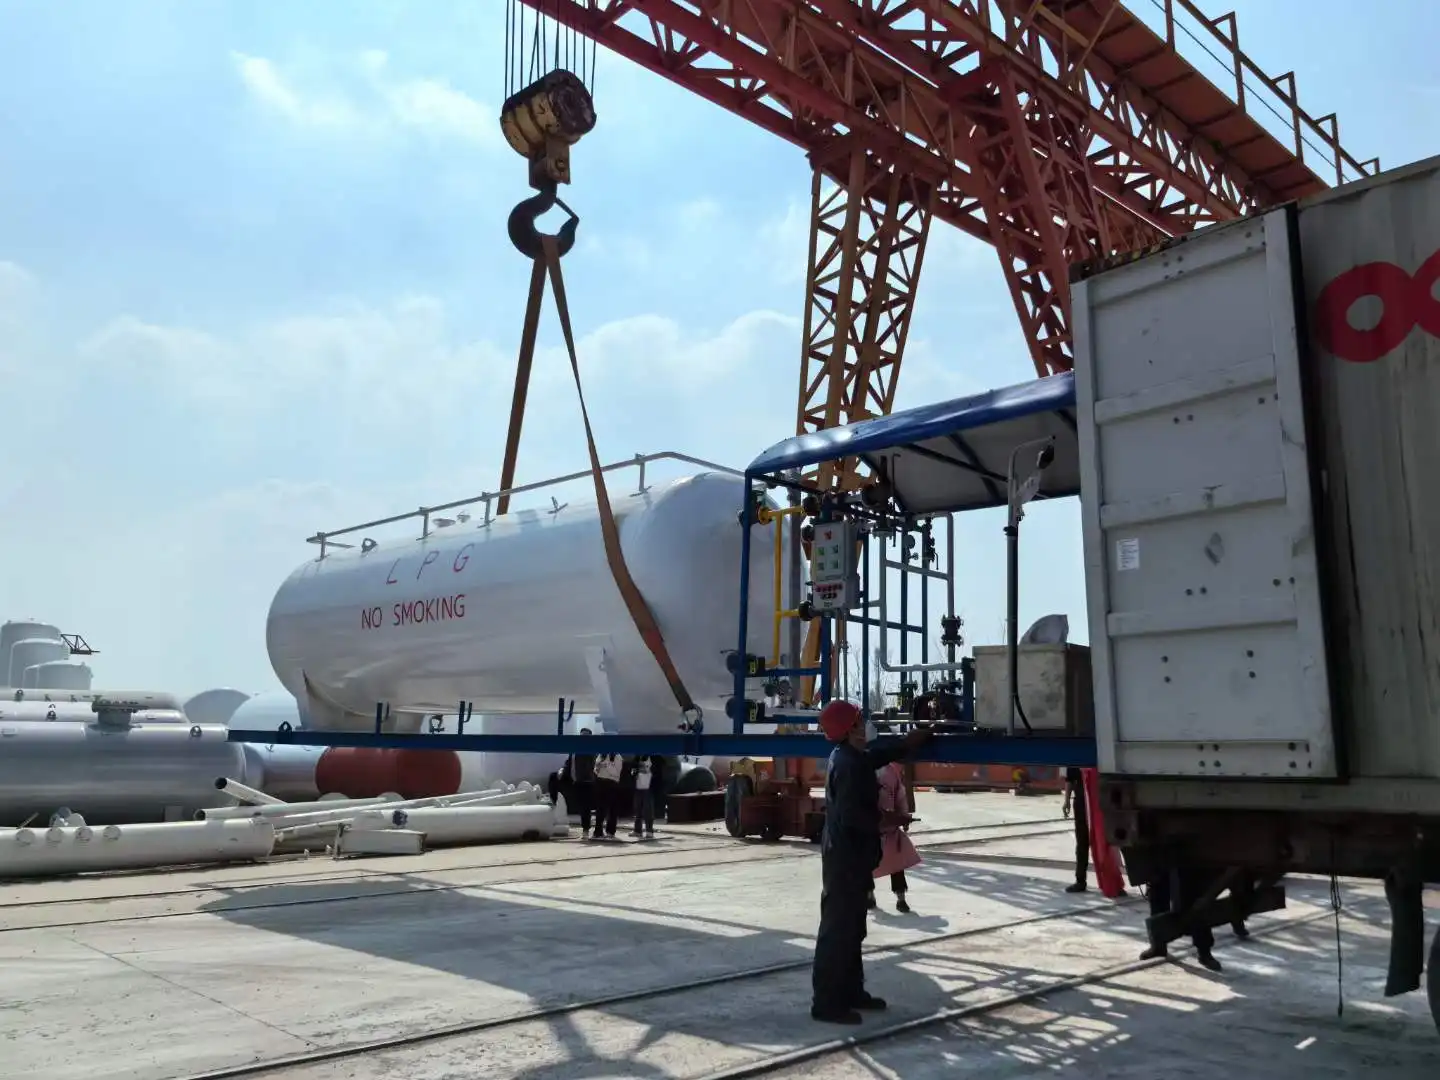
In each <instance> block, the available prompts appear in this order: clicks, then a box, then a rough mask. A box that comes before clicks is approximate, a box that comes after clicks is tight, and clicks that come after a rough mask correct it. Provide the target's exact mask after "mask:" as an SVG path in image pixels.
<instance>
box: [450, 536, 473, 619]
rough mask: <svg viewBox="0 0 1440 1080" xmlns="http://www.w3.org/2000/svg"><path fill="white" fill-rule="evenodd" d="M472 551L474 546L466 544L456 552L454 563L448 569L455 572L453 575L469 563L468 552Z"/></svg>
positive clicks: (462, 598)
mask: <svg viewBox="0 0 1440 1080" xmlns="http://www.w3.org/2000/svg"><path fill="white" fill-rule="evenodd" d="M474 550H475V545H474V544H466V545H465V546H464V547H462V548H461V549H460V550H459V551H457V552H456V553H455V562H454V564H453V565H452V566H451V567H450V569H452V570H453V571H455V573H457V574H458V573H459V572H460V571H461V570H464V569H465V567H466V565H467V564H468V563H469V562H470V552H472V551H474ZM461 600H462V601H463V600H464V597H463V596H462V597H461ZM461 606H462V607H463V606H464V605H463V603H462V605H461Z"/></svg>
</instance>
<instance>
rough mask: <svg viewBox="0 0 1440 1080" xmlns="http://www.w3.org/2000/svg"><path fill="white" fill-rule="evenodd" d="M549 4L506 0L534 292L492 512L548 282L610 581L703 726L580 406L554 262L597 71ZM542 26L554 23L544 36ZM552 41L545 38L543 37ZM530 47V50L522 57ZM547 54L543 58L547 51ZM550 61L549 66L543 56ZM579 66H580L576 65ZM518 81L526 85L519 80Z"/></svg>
mask: <svg viewBox="0 0 1440 1080" xmlns="http://www.w3.org/2000/svg"><path fill="white" fill-rule="evenodd" d="M546 6H548V5H546V4H541V5H540V10H539V11H538V12H537V13H536V15H535V17H534V19H533V21H532V22H531V24H530V25H529V26H528V27H527V25H526V19H525V6H524V5H523V4H521V3H520V2H519V0H510V2H509V4H508V5H507V6H506V10H505V91H506V100H505V104H504V105H503V106H502V107H501V117H500V123H501V129H502V130H503V131H504V133H505V137H506V140H507V141H508V142H509V143H510V145H511V146H512V147H513V148H514V149H515V150H516V151H517V152H518V153H520V154H522V155H524V156H525V158H526V159H527V163H528V166H529V179H530V186H531V187H532V188H534V189H535V191H536V194H534V195H531V196H529V197H527V198H525V199H522V200H521V201H520V202H519V203H517V204H516V206H515V208H514V209H513V210H511V211H510V217H509V220H508V222H507V230H508V232H509V234H510V242H511V243H512V244H514V246H515V248H516V250H517V251H519V252H520V253H521V254H522V255H524V256H526V257H527V258H528V259H530V263H531V269H530V288H529V293H528V298H527V300H526V305H525V320H524V323H523V325H522V329H521V333H520V355H519V358H518V360H517V361H516V365H515V389H514V394H513V396H512V398H511V402H510V423H509V427H508V429H507V431H506V437H505V456H504V459H503V461H502V465H501V472H500V496H499V499H498V502H497V507H496V513H497V515H503V514H505V513H506V512H508V510H509V508H510V495H509V492H510V490H511V488H512V487H513V486H514V483H515V466H516V460H517V458H518V456H519V452H520V434H521V430H522V428H523V425H524V421H525V406H526V400H527V398H528V396H529V389H530V375H531V371H532V369H533V367H534V361H535V341H536V337H537V335H538V333H539V328H540V307H541V304H542V303H543V301H544V298H545V283H546V279H547V278H548V279H549V282H550V291H551V292H552V293H553V294H554V297H555V310H556V314H557V315H558V316H559V319H560V329H561V331H562V332H563V334H564V336H565V349H566V352H567V353H568V355H569V358H570V372H571V374H572V375H573V376H574V379H575V393H576V396H577V397H578V398H579V401H580V417H581V420H582V421H583V423H584V428H585V446H586V451H587V453H588V454H589V457H590V477H591V480H592V482H593V483H594V486H595V505H596V513H597V516H598V517H599V519H600V535H601V538H602V540H603V542H604V546H605V560H606V562H607V563H608V564H609V567H610V574H611V576H612V577H613V578H614V580H615V587H616V589H617V590H618V591H619V593H620V597H621V599H622V600H624V601H625V607H626V608H627V609H628V610H629V612H630V618H631V620H632V621H633V622H634V624H635V629H636V631H637V632H638V633H639V635H640V638H641V640H642V641H644V642H645V645H646V647H647V648H648V649H649V650H650V652H651V655H653V656H654V657H655V662H656V663H657V664H658V665H659V667H660V671H661V674H663V675H664V677H665V681H666V683H668V684H669V686H670V691H671V693H672V694H674V696H675V701H676V704H678V705H679V707H680V713H681V718H682V720H681V724H680V725H679V726H680V728H681V730H683V731H699V730H700V727H701V719H702V713H701V710H700V708H699V706H697V705H696V704H695V701H694V699H693V698H692V697H691V696H690V692H689V690H688V689H686V687H685V682H684V680H683V679H682V678H681V677H680V672H679V670H678V669H677V668H676V666H675V662H674V660H673V659H672V658H671V656H670V650H669V649H668V648H667V647H666V644H665V638H664V635H663V634H661V632H660V626H659V623H658V622H657V621H656V619H655V614H654V612H652V611H651V610H650V605H649V604H648V603H647V602H646V600H645V596H644V594H643V593H641V591H640V589H639V587H638V586H637V585H636V584H635V579H634V577H633V576H632V575H631V573H630V568H629V566H628V565H626V562H625V553H624V549H623V548H622V546H621V544H620V529H619V526H618V525H617V523H616V521H615V512H614V509H613V508H612V507H611V505H610V496H609V493H608V491H607V490H606V488H605V475H604V468H603V466H602V465H601V463H600V455H599V451H598V450H597V449H596V446H595V432H594V429H593V428H592V426H591V424H590V411H589V408H588V407H587V406H586V404H585V390H584V386H583V384H582V380H581V377H580V361H579V358H578V355H577V353H576V349H575V333H574V329H573V328H572V326H571V323H570V305H569V301H568V299H567V297H566V294H565V279H564V276H563V275H562V273H561V270H560V260H561V259H562V258H563V257H564V256H565V254H566V253H567V252H569V250H570V248H571V247H573V246H574V243H575V230H576V228H577V227H578V226H579V224H580V219H579V217H578V216H577V215H576V214H575V212H574V211H573V210H571V209H570V208H569V207H568V206H566V205H565V202H564V200H562V199H561V198H560V197H559V194H558V190H559V185H560V184H564V183H569V181H570V157H569V148H570V147H571V146H573V145H574V144H575V143H576V142H578V141H579V140H580V139H581V138H582V137H583V136H584V135H585V134H586V133H587V132H589V131H590V130H591V129H592V128H593V127H594V126H595V109H594V100H593V97H592V95H591V87H592V86H593V84H594V77H595V52H594V50H593V48H592V49H591V50H590V53H589V55H588V57H587V55H586V49H585V39H584V38H583V37H582V36H581V35H580V34H579V33H578V31H576V30H575V28H574V27H571V26H562V24H561V20H560V19H559V18H558V17H556V16H558V14H559V3H558V2H557V4H556V5H555V16H547V14H546V12H545V8H546ZM547 22H548V23H549V24H550V25H553V28H554V32H553V34H549V33H548V27H547V25H546V24H547ZM547 37H548V39H549V40H548V41H547ZM527 52H528V56H527V55H526V54H527ZM547 53H548V57H547ZM547 59H548V60H549V64H548V65H547V64H546V60H547ZM575 68H578V69H579V71H578V73H577V71H576V70H575ZM522 79H523V80H524V82H523V85H519V84H521V81H522ZM555 207H559V208H560V209H561V210H563V211H564V212H565V214H566V215H567V220H566V221H565V223H564V224H563V225H561V226H560V228H559V230H558V231H557V232H556V233H555V234H553V235H551V234H546V233H542V232H540V229H539V226H538V219H539V218H540V216H541V215H543V214H545V213H547V212H548V211H550V210H551V209H552V208H555Z"/></svg>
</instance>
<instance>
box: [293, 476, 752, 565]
mask: <svg viewBox="0 0 1440 1080" xmlns="http://www.w3.org/2000/svg"><path fill="white" fill-rule="evenodd" d="M655 461H678V462H680V463H681V464H684V465H698V466H700V467H701V468H702V469H710V470H712V471H714V472H722V473H729V474H730V475H731V476H735V477H742V478H743V477H744V475H745V473H744V472H743V471H742V470H740V469H732V468H730V467H729V466H726V465H717V464H716V463H715V462H713V461H706V460H705V459H704V458H697V457H691V456H690V455H689V454H680V453H676V452H675V451H673V450H665V451H662V452H661V453H658V454H636V455H635V456H634V457H633V458H627V459H625V460H624V461H616V462H612V463H611V464H609V465H602V466H601V467H600V471H601V472H602V473H608V472H615V471H616V470H619V469H630V468H637V469H639V470H640V482H639V484H637V485H636V488H635V491H634V494H636V495H643V494H645V492H647V491H648V490H650V489H649V486H648V485H647V484H646V483H645V466H647V465H649V464H650V463H651V462H655ZM589 476H590V470H589V469H581V470H580V471H579V472H573V473H567V474H566V475H564V476H556V477H552V478H551V479H549V480H539V481H537V482H535V483H533V484H521V485H520V486H519V487H512V488H510V489H508V490H506V491H483V492H481V493H480V494H479V495H474V496H471V497H470V498H468V499H456V500H455V501H454V502H448V503H441V504H440V505H439V506H422V507H420V508H419V509H417V510H410V511H407V512H406V513H403V514H393V515H391V516H390V517H383V518H376V519H375V520H374V521H365V522H361V523H360V524H359V525H347V526H346V527H345V528H343V529H331V530H328V531H326V532H317V533H316V534H315V535H314V536H308V537H306V538H305V542H306V543H307V544H319V545H320V557H321V558H322V559H323V558H324V557H325V553H326V549H327V548H332V547H335V548H345V549H350V548H353V547H354V546H355V545H354V544H341V543H337V542H336V541H335V539H334V537H337V536H346V535H348V534H350V533H356V532H360V531H361V530H362V529H374V528H377V527H379V526H381V525H394V524H396V523H397V522H401V521H409V520H410V519H411V518H417V517H418V518H420V519H421V522H422V524H421V527H420V536H421V538H422V539H423V538H425V537H428V536H429V535H430V515H431V514H438V513H441V512H443V511H445V510H459V509H461V508H463V507H466V506H474V505H475V504H476V503H481V504H483V505H484V507H485V520H484V521H483V522H481V528H484V527H485V526H487V525H489V524H490V522H491V521H493V520H494V518H493V517H492V516H491V507H492V504H493V503H494V502H495V500H497V499H499V498H500V497H501V496H502V495H523V494H525V493H526V492H530V491H539V490H541V489H542V488H547V487H554V486H555V485H556V484H568V483H571V482H572V481H575V480H584V479H586V478H587V477H589ZM361 546H362V547H363V546H364V545H363V543H362V545H361Z"/></svg>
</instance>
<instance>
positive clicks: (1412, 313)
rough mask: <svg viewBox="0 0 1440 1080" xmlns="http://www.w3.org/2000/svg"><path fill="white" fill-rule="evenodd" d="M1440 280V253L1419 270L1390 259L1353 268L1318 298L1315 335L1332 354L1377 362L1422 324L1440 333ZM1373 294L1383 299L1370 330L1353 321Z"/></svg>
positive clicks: (1343, 358)
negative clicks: (1438, 285)
mask: <svg viewBox="0 0 1440 1080" xmlns="http://www.w3.org/2000/svg"><path fill="white" fill-rule="evenodd" d="M1437 280H1440V251H1437V252H1435V253H1434V254H1433V255H1431V256H1430V257H1429V258H1428V259H1426V260H1425V261H1424V262H1423V263H1421V264H1420V268H1419V269H1418V270H1416V271H1415V273H1413V274H1407V273H1406V272H1405V271H1404V270H1402V269H1400V267H1398V266H1396V265H1395V264H1394V263H1387V262H1372V263H1361V264H1360V265H1359V266H1352V267H1351V268H1350V269H1349V270H1346V271H1345V272H1344V273H1343V274H1340V275H1339V276H1338V277H1336V278H1335V279H1334V280H1333V281H1331V282H1330V284H1328V285H1326V286H1325V288H1323V289H1321V290H1320V296H1319V299H1317V300H1316V301H1315V334H1316V336H1317V337H1318V338H1319V340H1320V344H1321V345H1323V346H1324V347H1325V348H1326V349H1328V350H1329V351H1330V352H1331V353H1333V354H1334V355H1336V356H1338V357H1339V358H1340V359H1341V360H1349V361H1351V362H1352V363H1356V364H1369V363H1373V362H1374V361H1376V360H1379V359H1380V358H1381V357H1382V356H1385V355H1386V354H1387V353H1389V352H1392V351H1393V350H1395V349H1397V348H1399V346H1400V345H1401V343H1402V342H1404V340H1405V339H1406V338H1407V337H1409V336H1410V331H1411V330H1414V329H1415V327H1417V326H1418V327H1420V329H1421V330H1424V331H1425V333H1427V334H1430V335H1432V336H1435V337H1440V300H1437V299H1436V297H1435V293H1434V289H1435V282H1436V281H1437ZM1367 296H1373V297H1376V298H1377V299H1378V300H1379V301H1380V303H1381V305H1382V309H1381V313H1380V321H1379V322H1377V323H1376V324H1375V325H1374V326H1372V327H1371V328H1370V329H1368V330H1357V329H1356V328H1355V327H1354V326H1353V325H1351V322H1350V309H1351V307H1353V306H1354V305H1355V302H1356V301H1358V300H1363V299H1364V298H1365V297H1367Z"/></svg>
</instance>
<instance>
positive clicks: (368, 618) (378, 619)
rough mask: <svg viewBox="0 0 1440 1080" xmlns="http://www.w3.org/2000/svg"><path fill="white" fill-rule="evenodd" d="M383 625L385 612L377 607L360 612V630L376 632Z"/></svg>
mask: <svg viewBox="0 0 1440 1080" xmlns="http://www.w3.org/2000/svg"><path fill="white" fill-rule="evenodd" d="M384 624H385V612H384V611H383V610H382V609H381V608H379V607H372V608H366V609H365V610H363V611H362V612H360V628H361V629H362V630H378V629H379V628H380V627H381V626H383V625H384Z"/></svg>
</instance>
